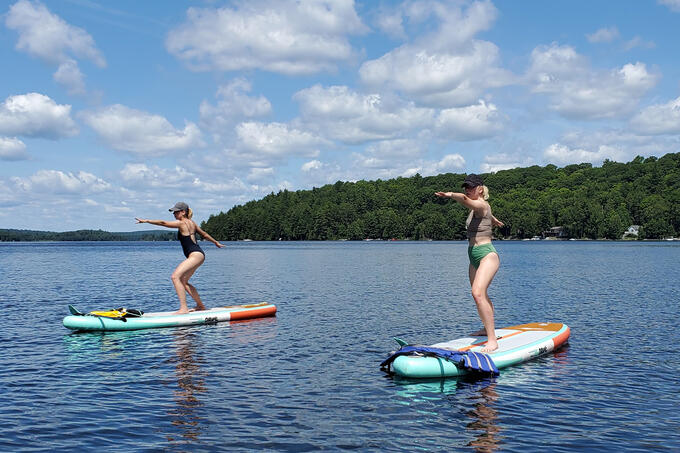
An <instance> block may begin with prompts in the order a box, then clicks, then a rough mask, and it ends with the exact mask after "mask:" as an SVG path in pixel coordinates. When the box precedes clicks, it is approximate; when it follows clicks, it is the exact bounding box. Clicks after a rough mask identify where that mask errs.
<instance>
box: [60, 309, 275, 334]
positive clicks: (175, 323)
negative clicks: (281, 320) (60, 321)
mask: <svg viewBox="0 0 680 453" xmlns="http://www.w3.org/2000/svg"><path fill="white" fill-rule="evenodd" d="M69 310H70V311H71V313H72V314H71V315H69V316H66V317H65V318H64V327H66V328H68V329H71V330H78V331H118V330H140V329H153V328H158V327H180V326H195V325H200V324H215V323H218V322H224V321H236V320H241V319H251V318H263V317H266V316H274V315H275V314H276V305H273V304H270V303H267V302H262V303H258V304H251V305H233V306H230V307H216V308H211V309H209V310H202V311H192V312H189V313H185V314H176V313H174V312H157V313H143V312H140V313H142V314H141V315H139V316H138V315H136V314H135V315H134V316H132V317H128V316H116V315H117V313H116V312H117V311H118V310H110V311H101V312H96V311H95V312H90V313H87V314H86V313H81V312H79V311H78V310H76V309H75V308H73V307H72V306H69ZM119 310H120V309H119Z"/></svg>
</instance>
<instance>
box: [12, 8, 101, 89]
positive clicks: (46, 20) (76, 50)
mask: <svg viewBox="0 0 680 453" xmlns="http://www.w3.org/2000/svg"><path fill="white" fill-rule="evenodd" d="M5 25H7V28H9V29H12V30H16V31H17V33H18V34H19V39H18V41H17V44H16V48H17V50H20V51H23V52H26V53H28V54H29V55H32V56H34V57H36V58H38V59H40V60H42V61H44V62H46V63H48V64H52V65H56V66H58V69H57V71H56V72H55V73H54V79H55V81H56V82H58V83H60V84H62V85H64V86H65V87H66V88H67V89H68V90H69V92H70V93H72V94H81V93H83V92H84V91H85V90H84V87H85V83H84V80H83V74H82V73H81V71H80V68H79V67H78V63H77V61H76V59H77V58H82V59H86V60H89V61H91V62H93V63H94V64H96V65H97V66H99V67H105V66H106V60H105V59H104V57H103V56H102V54H101V52H100V51H99V49H97V46H96V44H95V42H94V39H93V38H92V36H91V35H90V34H89V33H87V32H86V31H85V30H83V29H82V28H79V27H74V26H73V25H69V24H68V23H66V22H65V21H64V20H63V19H61V18H60V17H59V16H57V15H55V14H53V13H51V12H50V11H49V10H48V9H47V7H46V6H45V5H43V4H42V3H40V2H31V1H29V0H19V1H18V2H17V3H15V4H14V5H12V6H11V7H10V8H9V12H8V13H7V16H6V19H5Z"/></svg>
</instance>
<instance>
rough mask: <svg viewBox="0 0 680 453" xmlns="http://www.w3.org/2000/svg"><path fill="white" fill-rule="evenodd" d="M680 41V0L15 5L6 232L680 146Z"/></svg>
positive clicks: (4, 171) (7, 14)
mask: <svg viewBox="0 0 680 453" xmlns="http://www.w3.org/2000/svg"><path fill="white" fill-rule="evenodd" d="M678 43H680V0H658V1H653V0H645V1H639V0H618V1H616V2H607V1H601V2H593V1H578V0H569V1H567V0H564V1H550V2H546V1H539V0H535V1H532V0H523V1H521V2H516V1H510V0H502V1H495V2H491V1H472V2H471V1H435V0H422V1H419V0H412V1H404V2H401V1H351V0H325V1H324V0H318V1H309V0H298V1H283V0H281V1H265V0H249V1H245V0H244V1H234V2H220V1H164V2H140V1H138V0H135V1H132V0H120V1H116V2H104V1H102V0H60V1H56V0H55V1H42V2H40V1H32V0H20V1H9V2H8V1H0V61H1V62H2V63H1V64H2V67H1V68H2V70H1V71H0V82H1V83H0V204H2V206H3V208H4V209H1V210H0V228H23V229H39V230H51V231H66V230H73V229H81V228H88V229H90V228H91V229H99V228H100V229H104V230H108V231H131V230H136V229H140V228H139V226H138V225H135V223H134V219H133V218H134V217H135V216H140V217H147V218H170V217H169V214H168V211H167V209H168V208H169V207H170V206H172V205H173V204H174V203H175V202H176V201H179V200H182V201H186V202H187V203H188V204H189V205H190V206H191V207H192V208H193V209H194V211H195V213H196V214H195V215H196V217H195V220H197V221H199V222H200V221H201V220H206V219H207V218H208V217H209V216H210V215H211V214H216V213H219V212H220V211H226V210H228V209H229V208H231V207H232V206H234V205H236V204H242V203H244V202H247V201H249V200H253V199H258V198H261V197H262V196H264V195H266V194H268V193H271V192H278V191H279V190H281V189H284V188H285V189H289V190H298V189H310V188H312V187H318V186H321V185H324V184H327V183H333V182H335V181H337V180H343V181H356V180H360V179H367V180H374V179H378V178H381V179H388V178H393V177H398V176H412V175H414V174H415V173H420V174H421V175H423V176H427V175H434V174H439V173H446V172H456V173H469V172H493V171H498V170H501V169H507V168H514V167H518V166H529V165H546V164H549V163H552V164H555V165H558V166H564V165H568V164H571V163H580V162H591V163H593V164H595V165H599V164H601V163H602V161H603V160H604V159H610V160H615V161H620V162H625V161H629V160H631V159H632V158H634V157H635V156H636V155H642V156H650V155H655V156H661V155H663V154H666V153H668V152H678V151H680V146H679V143H680V140H679V139H680V63H679V61H680V60H679V59H678ZM446 189H455V188H442V190H446ZM491 189H492V190H493V188H491Z"/></svg>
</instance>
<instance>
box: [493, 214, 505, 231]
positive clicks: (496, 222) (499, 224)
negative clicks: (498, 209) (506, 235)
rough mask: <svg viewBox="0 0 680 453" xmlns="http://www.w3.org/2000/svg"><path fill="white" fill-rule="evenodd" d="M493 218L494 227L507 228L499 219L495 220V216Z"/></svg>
mask: <svg viewBox="0 0 680 453" xmlns="http://www.w3.org/2000/svg"><path fill="white" fill-rule="evenodd" d="M491 217H492V218H491V223H493V226H497V227H498V228H503V227H504V226H505V224H504V223H503V222H501V221H500V220H498V219H497V218H495V217H493V216H491Z"/></svg>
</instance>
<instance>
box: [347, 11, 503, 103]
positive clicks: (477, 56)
mask: <svg viewBox="0 0 680 453" xmlns="http://www.w3.org/2000/svg"><path fill="white" fill-rule="evenodd" d="M405 14H407V15H410V16H411V18H412V19H413V20H424V19H425V18H427V17H429V16H434V17H435V18H436V20H438V21H439V26H438V27H437V28H436V29H435V30H434V31H433V32H431V33H428V34H425V35H422V36H420V37H419V38H418V39H416V40H415V41H414V42H413V43H407V44H404V45H402V46H401V47H399V48H397V49H395V50H392V51H390V52H388V53H386V54H385V55H383V56H382V57H380V58H378V59H376V60H370V61H367V62H365V63H364V64H363V65H362V66H361V68H360V69H359V75H360V77H361V80H362V82H363V83H365V84H366V85H368V86H369V87H371V88H373V89H377V88H381V89H384V88H392V89H396V90H398V91H399V92H401V93H404V94H406V95H408V96H411V97H413V98H416V99H418V100H419V101H420V102H423V103H426V104H429V105H433V106H439V107H452V106H463V105H467V104H470V103H472V102H475V101H476V100H477V99H479V97H480V96H481V95H482V93H483V92H484V91H485V90H487V89H488V88H492V87H499V86H504V85H507V84H508V83H510V80H511V79H512V76H511V75H510V74H509V73H508V72H507V71H505V70H503V69H501V68H500V67H499V63H500V58H499V51H498V47H497V46H496V45H494V44H493V43H491V42H488V41H482V40H477V39H474V36H475V35H476V34H477V33H479V32H481V31H483V30H486V29H488V28H490V26H491V24H492V23H493V21H494V20H495V18H496V16H497V10H496V8H495V7H494V6H493V5H492V4H491V3H490V2H475V3H472V4H471V5H470V6H468V8H467V9H465V10H463V9H462V8H460V7H458V6H457V4H454V5H450V4H445V3H443V2H414V4H412V5H411V7H410V8H409V9H407V10H406V11H405Z"/></svg>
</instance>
